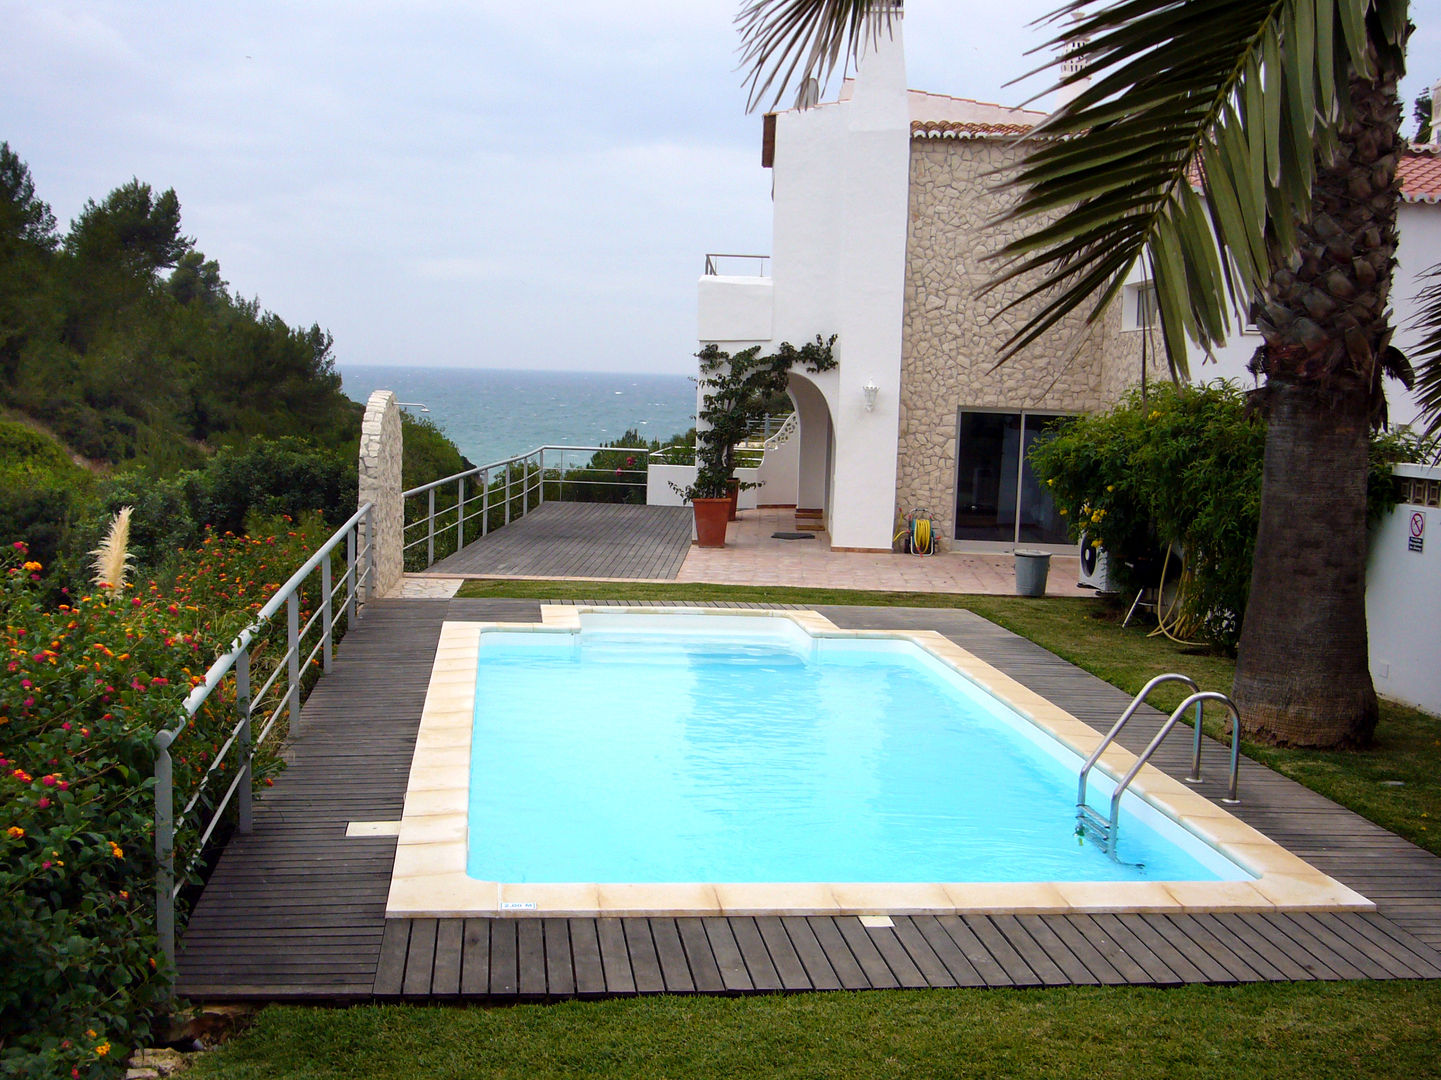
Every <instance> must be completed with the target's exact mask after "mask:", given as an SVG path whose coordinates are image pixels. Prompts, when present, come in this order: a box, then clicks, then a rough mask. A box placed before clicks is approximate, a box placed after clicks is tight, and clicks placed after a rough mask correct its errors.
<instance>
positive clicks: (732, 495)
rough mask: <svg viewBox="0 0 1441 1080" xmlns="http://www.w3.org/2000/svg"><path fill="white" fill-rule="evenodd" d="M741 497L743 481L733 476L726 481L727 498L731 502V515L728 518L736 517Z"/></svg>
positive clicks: (730, 519)
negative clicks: (737, 504)
mask: <svg viewBox="0 0 1441 1080" xmlns="http://www.w3.org/2000/svg"><path fill="white" fill-rule="evenodd" d="M740 497H741V482H740V481H739V480H738V479H736V478H735V477H734V476H732V477H731V478H730V479H729V480H727V481H726V499H727V500H728V501H729V502H730V517H729V518H727V519H726V520H728V521H734V520H735V519H736V516H737V515H736V503H737V502H738V501H739V500H740Z"/></svg>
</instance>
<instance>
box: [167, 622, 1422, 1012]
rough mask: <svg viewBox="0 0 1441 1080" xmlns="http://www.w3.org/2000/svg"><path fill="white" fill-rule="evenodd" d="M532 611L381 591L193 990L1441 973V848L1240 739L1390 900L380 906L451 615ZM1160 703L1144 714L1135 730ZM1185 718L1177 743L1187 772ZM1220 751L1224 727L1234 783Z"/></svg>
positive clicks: (479, 990)
mask: <svg viewBox="0 0 1441 1080" xmlns="http://www.w3.org/2000/svg"><path fill="white" fill-rule="evenodd" d="M822 610H823V611H824V613H825V614H826V615H827V616H829V617H830V618H831V619H832V620H833V621H835V622H836V623H837V624H838V625H842V626H853V627H861V626H866V627H884V626H906V627H909V628H924V627H930V628H933V629H936V630H939V631H941V632H942V633H945V634H947V635H948V636H950V637H951V638H953V639H954V640H956V641H957V642H959V643H960V644H961V645H963V646H964V647H966V648H968V649H970V650H972V651H973V652H975V653H977V654H978V655H980V656H981V657H983V658H984V659H986V660H987V661H989V662H990V663H992V664H994V665H995V666H997V667H999V668H1001V669H1002V670H1004V671H1005V672H1006V673H1007V674H1009V675H1011V676H1012V677H1014V678H1016V679H1017V680H1019V681H1020V682H1022V683H1024V684H1026V685H1027V686H1030V687H1031V688H1033V689H1035V690H1037V691H1038V692H1040V693H1042V694H1045V695H1046V696H1047V697H1049V698H1051V699H1052V700H1054V701H1056V702H1057V703H1058V704H1060V705H1062V707H1064V708H1066V709H1068V710H1069V711H1071V712H1072V713H1074V714H1075V715H1077V716H1079V717H1080V718H1081V719H1083V720H1086V721H1087V722H1088V723H1091V724H1093V725H1101V724H1106V725H1108V724H1109V723H1110V722H1111V721H1113V720H1114V718H1115V717H1116V716H1117V715H1118V714H1119V713H1120V711H1121V709H1122V708H1124V706H1125V704H1126V700H1127V699H1126V696H1125V695H1124V694H1122V693H1120V692H1119V691H1117V690H1116V689H1114V688H1113V687H1110V686H1108V685H1106V684H1105V683H1102V682H1100V681H1099V680H1097V679H1095V678H1093V677H1092V676H1090V675H1087V674H1086V673H1084V672H1082V671H1080V670H1079V669H1077V668H1075V667H1073V666H1071V665H1069V664H1067V663H1065V662H1064V661H1061V660H1059V659H1058V658H1056V657H1055V656H1053V655H1051V654H1050V653H1047V652H1046V651H1045V650H1043V649H1040V648H1038V647H1037V646H1035V645H1032V644H1031V643H1030V642H1027V641H1025V640H1024V639H1021V638H1018V637H1016V636H1015V635H1012V634H1010V633H1008V632H1006V631H1004V630H1001V629H1000V628H998V627H995V626H993V625H992V624H990V623H987V622H985V621H984V620H982V619H979V618H978V617H976V616H974V615H971V614H970V613H968V612H963V611H942V610H935V609H894V608H888V609H879V608H843V607H834V608H823V609H822ZM447 613H448V614H449V616H450V617H451V618H461V619H506V620H520V621H534V620H536V619H538V618H539V603H538V602H534V601H518V600H453V601H450V602H448V603H447V602H445V601H430V600H413V601H383V602H380V603H377V604H373V605H371V607H370V608H369V609H368V610H367V613H366V617H365V618H364V619H362V620H361V621H360V623H359V624H358V625H357V627H356V629H355V630H353V631H352V632H351V634H350V636H349V637H347V638H346V640H345V642H344V643H343V648H342V651H341V654H340V659H339V662H338V663H337V664H336V666H335V669H334V671H333V672H332V674H330V675H329V676H327V677H326V678H324V679H322V680H321V681H320V683H319V684H317V686H316V688H315V691H314V692H313V693H312V695H311V697H310V699H309V701H308V702H307V703H306V706H305V709H304V712H303V715H302V730H301V735H300V738H299V740H298V741H297V744H296V747H295V753H294V756H293V763H292V765H291V767H290V768H289V769H288V770H287V771H286V773H285V774H284V775H282V776H281V777H280V779H279V780H278V781H277V782H276V786H275V788H274V789H273V790H272V791H269V792H267V793H266V797H265V798H264V799H263V800H261V801H260V802H259V803H258V805H257V812H256V830H255V832H254V833H253V834H252V835H250V836H247V837H238V838H236V839H235V840H234V841H233V842H232V843H231V845H230V847H229V849H228V850H227V851H226V852H225V854H224V856H223V857H222V858H221V860H220V862H219V865H218V866H217V868H216V870H215V873H214V875H213V876H212V878H211V880H210V883H209V885H208V886H207V887H206V889H205V892H204V893H203V895H202V896H201V898H200V901H199V904H198V905H197V908H196V910H195V912H194V914H193V916H192V918H191V920H190V924H189V926H188V928H187V930H186V932H185V936H184V939H183V942H182V951H181V955H180V961H179V964H180V972H179V982H178V991H179V992H180V993H181V994H183V995H185V996H188V997H192V998H204V999H211V1000H220V999H236V1000H244V999H264V1000H358V999H371V998H381V999H396V998H403V999H415V1000H429V999H462V998H465V999H490V1000H516V999H535V1000H541V999H553V998H564V997H572V996H596V995H612V994H639V993H658V992H671V993H750V992H769V991H795V990H824V989H865V988H887V987H922V986H1052V985H1090V984H1101V985H1112V984H1140V985H1156V986H1163V985H1173V984H1178V983H1191V982H1206V983H1238V982H1253V981H1265V980H1273V981H1274V980H1309V979H1362V978H1365V979H1390V978H1441V953H1438V951H1437V950H1438V949H1441V859H1437V858H1436V857H1435V856H1432V855H1430V854H1429V853H1427V852H1425V851H1422V850H1420V849H1419V848H1416V847H1415V846H1413V845H1411V844H1408V843H1407V842H1405V841H1403V840H1401V839H1399V838H1398V837H1395V836H1394V835H1392V834H1390V833H1388V832H1386V831H1385V830H1383V829H1380V828H1378V827H1377V826H1375V825H1372V824H1370V823H1369V822H1366V821H1365V820H1363V819H1361V818H1359V817H1357V816H1356V815H1354V814H1352V813H1350V812H1349V811H1347V810H1345V809H1343V808H1341V807H1338V806H1336V805H1335V804H1334V803H1331V802H1329V801H1328V800H1326V799H1324V798H1322V797H1321V796H1319V795H1316V794H1314V793H1313V792H1311V791H1309V790H1307V789H1305V788H1302V787H1300V786H1299V785H1297V784H1295V783H1293V782H1292V781H1290V780H1287V779H1286V778H1284V777H1282V776H1279V775H1278V774H1276V773H1273V772H1271V771H1270V770H1268V769H1265V768H1264V767H1262V766H1260V765H1257V764H1255V763H1253V762H1249V761H1245V760H1244V759H1243V768H1242V773H1241V800H1242V801H1241V805H1240V806H1239V807H1238V808H1235V809H1236V811H1237V812H1238V813H1239V814H1240V816H1241V817H1243V818H1244V819H1245V820H1247V821H1248V822H1250V823H1251V824H1253V825H1255V826H1256V827H1257V828H1260V829H1261V830H1262V831H1264V832H1266V833H1267V834H1268V835H1270V836H1272V837H1273V838H1275V839H1276V840H1278V841H1280V842H1281V843H1283V844H1285V845H1286V846H1287V847H1289V848H1290V849H1291V850H1293V851H1295V852H1296V853H1297V854H1298V855H1300V856H1301V857H1303V858H1305V859H1307V860H1308V861H1310V862H1312V863H1313V864H1314V865H1315V866H1317V867H1318V868H1319V869H1321V870H1323V871H1325V872H1326V873H1328V874H1331V875H1332V876H1333V877H1335V878H1337V879H1338V880H1340V881H1342V882H1344V883H1345V884H1347V885H1350V886H1351V887H1353V888H1356V889H1358V890H1360V891H1361V892H1362V893H1364V894H1365V895H1367V896H1369V897H1371V898H1372V899H1373V900H1375V901H1376V902H1377V904H1378V905H1379V911H1378V912H1376V913H1374V914H1356V913H1348V914H1293V915H1283V914H1244V915H1242V914H1211V915H1144V914H1125V915H1111V914H1074V915H1066V916H1024V915H1021V916H1004V915H989V916H986V915H960V916H915V917H896V918H894V919H893V920H892V925H891V926H881V927H868V926H865V925H863V924H862V923H861V921H860V920H859V919H857V918H854V917H829V916H826V917H771V918H676V919H669V918H582V919H560V918H532V919H511V920H492V919H413V920H412V919H394V920H388V921H387V920H386V919H385V918H384V909H385V896H386V892H387V889H388V886H389V877H390V864H391V859H392V857H393V853H394V848H395V841H394V839H393V838H375V839H355V838H347V837H346V836H345V831H346V823H347V822H350V821H375V820H394V819H396V818H398V817H399V816H400V811H401V807H402V804H403V799H404V788H405V782H406V774H407V771H408V767H409V761H410V754H411V751H412V749H413V746H414V740H415V732H416V728H417V726H418V723H419V717H420V710H421V705H422V702H423V699H424V693H425V685H426V682H427V680H428V677H429V670H430V661H431V656H432V655H433V652H434V649H435V643H436V640H437V638H438V634H439V628H440V623H441V621H442V619H443V618H444V617H446V615H447ZM1159 721H1160V716H1159V714H1156V713H1154V712H1151V713H1150V714H1149V716H1145V717H1143V716H1141V715H1138V717H1137V720H1136V722H1135V725H1134V730H1131V729H1130V728H1128V731H1127V733H1126V735H1125V737H1124V738H1123V740H1122V741H1123V742H1125V743H1126V744H1127V745H1128V746H1129V747H1130V748H1131V749H1133V750H1134V749H1138V748H1139V747H1140V746H1141V745H1143V744H1144V742H1145V741H1146V740H1147V739H1148V738H1149V737H1150V735H1151V733H1152V732H1154V730H1155V728H1156V725H1157V724H1159ZM1187 745H1188V741H1187V740H1186V739H1185V738H1184V737H1173V740H1172V741H1171V742H1170V743H1168V744H1167V745H1166V746H1164V747H1163V748H1162V751H1161V752H1160V754H1159V755H1158V764H1160V765H1161V767H1163V768H1165V769H1167V771H1170V772H1173V773H1179V772H1181V771H1183V770H1184V769H1185V767H1186V764H1187V763H1188V761H1189V757H1188V750H1187V748H1186V747H1187ZM1223 760H1224V755H1223V751H1222V748H1221V747H1220V746H1219V745H1217V744H1214V743H1210V744H1208V746H1207V748H1206V757H1205V765H1206V772H1207V774H1208V776H1209V777H1210V779H1209V780H1208V781H1207V783H1206V784H1205V785H1202V788H1201V790H1202V791H1203V793H1205V794H1207V795H1209V796H1211V797H1217V796H1219V794H1220V790H1221V785H1222V779H1223V777H1224V767H1223V764H1222V763H1223Z"/></svg>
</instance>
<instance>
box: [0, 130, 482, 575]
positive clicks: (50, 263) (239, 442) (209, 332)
mask: <svg viewBox="0 0 1441 1080" xmlns="http://www.w3.org/2000/svg"><path fill="white" fill-rule="evenodd" d="M333 344H334V343H333V341H332V338H331V336H330V334H329V333H327V332H326V331H324V330H322V329H321V328H320V326H319V325H311V326H309V327H293V326H290V325H287V324H286V323H285V321H284V320H282V319H281V318H280V317H279V316H278V315H275V314H273V313H271V312H268V311H265V310H263V309H262V308H261V306H260V303H259V301H257V300H252V299H245V298H243V297H241V296H238V295H235V294H234V293H232V292H231V291H230V288H229V286H228V285H227V283H226V282H225V280H224V279H223V278H222V277H221V272H220V266H219V264H218V263H217V262H216V261H215V260H214V259H211V258H208V257H207V256H206V255H205V253H204V252H203V251H201V250H200V249H199V248H198V247H197V246H196V241H195V239H194V238H192V237H189V236H186V235H185V234H184V232H183V230H182V225H181V216H180V201H179V199H178V197H177V196H176V194H175V192H174V191H173V190H166V191H162V192H157V191H155V190H153V189H152V188H151V186H150V185H149V184H146V183H143V182H141V181H140V180H138V179H132V180H130V181H129V182H128V183H125V184H123V185H121V186H120V187H118V188H116V189H115V190H114V191H112V192H110V194H109V195H107V196H105V198H104V199H102V200H100V201H99V202H96V201H95V200H94V199H91V200H89V201H87V202H86V203H85V205H84V207H83V208H82V209H81V211H80V213H79V215H78V216H77V217H76V218H75V220H74V221H73V222H71V224H70V227H69V229H68V230H66V231H65V232H63V233H62V232H61V231H60V229H59V228H58V226H57V224H56V221H55V216H54V214H53V213H52V211H51V209H50V207H49V206H48V205H47V204H46V203H45V202H44V201H43V200H42V199H41V198H40V197H39V195H38V194H37V193H36V190H35V185H34V182H33V180H32V178H31V175H30V171H29V168H28V167H27V166H26V164H25V163H24V162H23V161H22V160H21V159H20V158H19V156H18V155H17V154H16V153H15V152H14V151H12V150H11V148H10V146H9V144H8V143H0V540H3V541H5V542H12V541H15V540H24V541H26V542H28V544H29V545H30V550H31V551H32V553H33V554H34V555H35V557H36V559H38V560H39V561H41V562H43V563H44V564H45V565H47V566H52V565H54V566H55V568H56V570H57V572H59V573H60V574H61V575H62V576H67V575H69V576H73V573H74V571H75V569H76V567H77V566H78V564H79V562H80V561H81V560H82V559H83V554H84V552H86V551H88V550H89V548H90V547H92V546H94V542H95V540H96V539H97V537H98V535H99V531H100V528H101V525H102V523H103V522H104V521H105V520H106V519H107V518H108V516H109V515H110V514H112V513H113V512H114V511H115V510H116V509H118V508H119V507H120V506H121V505H134V506H135V507H136V513H135V528H136V550H135V553H136V555H137V556H138V557H139V559H140V561H141V564H142V565H147V564H150V565H154V564H156V563H157V562H159V561H161V560H163V559H164V558H165V557H166V556H167V555H168V554H169V553H172V552H173V551H174V550H175V549H176V548H177V547H179V546H183V545H186V544H190V543H193V542H194V541H195V540H196V538H197V537H198V536H199V534H200V530H201V529H203V527H204V526H205V525H213V526H215V527H216V528H218V529H222V530H223V529H232V530H235V531H237V532H238V531H240V530H241V529H242V528H243V527H244V525H245V519H246V517H247V515H248V514H250V513H251V512H252V511H254V512H258V513H261V514H264V515H273V514H282V513H283V514H291V515H295V516H298V515H300V514H302V513H307V512H311V511H316V510H318V511H320V512H321V513H322V514H323V516H324V517H325V519H326V520H327V521H329V522H331V524H339V522H340V521H343V520H344V518H345V517H347V516H349V514H350V513H351V512H352V511H353V510H354V506H355V490H356V485H355V457H356V446H357V441H358V436H359V426H360V414H361V407H360V406H359V405H357V404H356V403H355V402H352V401H350V400H349V399H347V398H346V397H345V395H344V394H343V393H342V392H341V383H340V374H339V372H338V371H337V370H336V367H335V358H334V353H333ZM77 461H79V462H84V463H85V465H81V464H77V463H76V462H77ZM405 465H406V469H405V471H406V482H407V483H408V484H418V483H424V482H426V481H429V480H432V479H436V478H438V477H441V476H445V475H448V474H449V473H453V472H457V471H459V470H460V469H461V468H463V467H464V462H463V459H462V458H461V456H460V454H459V452H458V451H457V450H456V448H455V447H454V445H453V444H451V443H450V442H449V441H448V440H446V439H445V438H444V436H442V435H441V434H440V432H439V431H437V430H436V429H435V428H433V427H431V426H430V425H428V424H426V423H423V422H420V423H417V422H414V421H410V420H409V419H408V418H407V424H406V463H405Z"/></svg>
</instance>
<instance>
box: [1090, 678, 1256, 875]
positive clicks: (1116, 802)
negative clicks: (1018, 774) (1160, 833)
mask: <svg viewBox="0 0 1441 1080" xmlns="http://www.w3.org/2000/svg"><path fill="white" fill-rule="evenodd" d="M1164 681H1179V682H1184V683H1187V684H1188V685H1190V686H1195V685H1196V684H1195V683H1194V682H1193V681H1192V680H1191V679H1189V678H1187V677H1186V676H1184V675H1170V676H1157V678H1156V679H1152V680H1151V682H1150V683H1148V684H1147V685H1146V686H1145V687H1144V688H1143V689H1142V690H1141V693H1140V694H1139V695H1137V699H1136V700H1135V701H1133V702H1132V703H1131V705H1132V707H1131V708H1130V709H1128V710H1127V711H1126V713H1125V714H1124V715H1123V716H1122V717H1121V719H1120V720H1118V721H1116V724H1115V726H1114V727H1113V728H1112V729H1111V732H1110V734H1109V735H1108V736H1107V737H1106V739H1105V740H1103V741H1102V745H1101V746H1099V747H1097V749H1096V751H1095V752H1094V753H1093V754H1092V755H1091V757H1090V759H1089V760H1088V761H1087V762H1086V764H1085V766H1084V767H1083V769H1082V774H1081V783H1080V789H1079V795H1078V799H1077V803H1076V816H1077V820H1078V825H1077V831H1078V832H1079V831H1080V830H1081V829H1082V828H1084V827H1087V826H1089V827H1091V828H1095V829H1098V830H1102V831H1103V837H1104V840H1105V844H1106V854H1107V855H1110V856H1111V857H1112V858H1114V857H1115V855H1116V844H1117V835H1118V833H1119V831H1120V830H1119V825H1120V817H1121V796H1123V795H1124V794H1125V793H1126V789H1127V788H1128V787H1130V786H1131V781H1133V780H1134V779H1135V778H1136V775H1137V774H1138V773H1139V772H1140V771H1141V768H1142V766H1144V765H1145V764H1146V762H1147V761H1149V760H1150V758H1151V755H1152V754H1154V753H1155V752H1156V748H1157V747H1159V746H1160V745H1161V743H1162V742H1163V741H1164V740H1165V738H1166V736H1167V735H1169V734H1170V733H1171V729H1172V728H1173V727H1175V726H1176V722H1177V721H1178V720H1180V719H1181V714H1182V713H1184V712H1185V711H1186V710H1187V709H1189V708H1192V707H1194V708H1195V710H1196V720H1195V724H1196V737H1195V749H1194V751H1193V754H1192V762H1191V765H1192V768H1191V772H1192V775H1191V776H1189V777H1187V779H1188V780H1190V781H1192V782H1195V781H1198V780H1200V777H1201V749H1200V747H1201V708H1202V705H1203V704H1204V703H1205V702H1207V701H1214V702H1217V703H1219V704H1221V705H1224V706H1225V707H1226V710H1227V711H1228V712H1229V713H1230V715H1231V775H1230V782H1229V785H1228V788H1227V794H1226V795H1225V797H1223V798H1222V800H1221V801H1222V802H1226V803H1236V802H1239V801H1240V800H1239V799H1238V798H1237V794H1236V789H1237V785H1238V782H1239V778H1240V767H1241V714H1240V712H1239V711H1238V710H1237V708H1236V703H1235V702H1234V701H1232V700H1231V699H1230V698H1229V697H1227V696H1226V695H1225V694H1222V693H1220V692H1218V691H1215V690H1198V691H1196V692H1194V693H1192V694H1191V695H1190V696H1189V697H1187V698H1186V699H1185V700H1184V701H1182V702H1181V704H1179V705H1177V706H1176V709H1175V711H1174V712H1172V713H1171V715H1170V716H1169V717H1168V718H1167V719H1166V722H1165V723H1164V724H1162V725H1161V729H1160V730H1159V731H1158V732H1156V734H1155V735H1154V736H1153V737H1152V739H1151V741H1150V742H1149V743H1147V744H1146V748H1145V749H1144V750H1142V751H1141V752H1140V754H1138V755H1137V756H1136V760H1135V761H1134V762H1133V763H1132V765H1131V767H1130V769H1129V770H1127V772H1126V775H1125V776H1123V777H1121V779H1120V780H1118V781H1117V782H1116V787H1115V789H1114V790H1113V791H1112V792H1111V813H1110V818H1109V820H1108V821H1107V822H1100V821H1099V819H1098V817H1097V816H1096V815H1095V811H1094V810H1092V809H1091V808H1090V807H1089V806H1087V805H1086V801H1085V793H1086V773H1087V772H1088V771H1089V770H1090V768H1091V766H1092V765H1094V764H1095V762H1096V760H1097V759H1098V758H1099V757H1100V755H1101V752H1102V750H1104V749H1105V746H1106V744H1107V742H1109V740H1110V739H1111V738H1112V737H1114V735H1115V734H1116V732H1117V731H1119V730H1120V728H1121V727H1122V725H1124V723H1125V722H1126V721H1127V720H1129V719H1130V718H1131V715H1132V714H1133V713H1134V712H1135V710H1136V708H1137V707H1139V704H1140V701H1141V700H1142V699H1143V698H1144V695H1145V694H1146V693H1147V692H1149V691H1150V689H1151V688H1152V686H1153V684H1155V685H1158V684H1159V683H1160V682H1164Z"/></svg>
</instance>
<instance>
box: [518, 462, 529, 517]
mask: <svg viewBox="0 0 1441 1080" xmlns="http://www.w3.org/2000/svg"><path fill="white" fill-rule="evenodd" d="M520 470H521V472H520V516H521V517H525V515H526V514H528V513H530V458H529V457H527V458H526V459H525V460H524V461H523V462H522V463H521V466H520Z"/></svg>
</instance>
